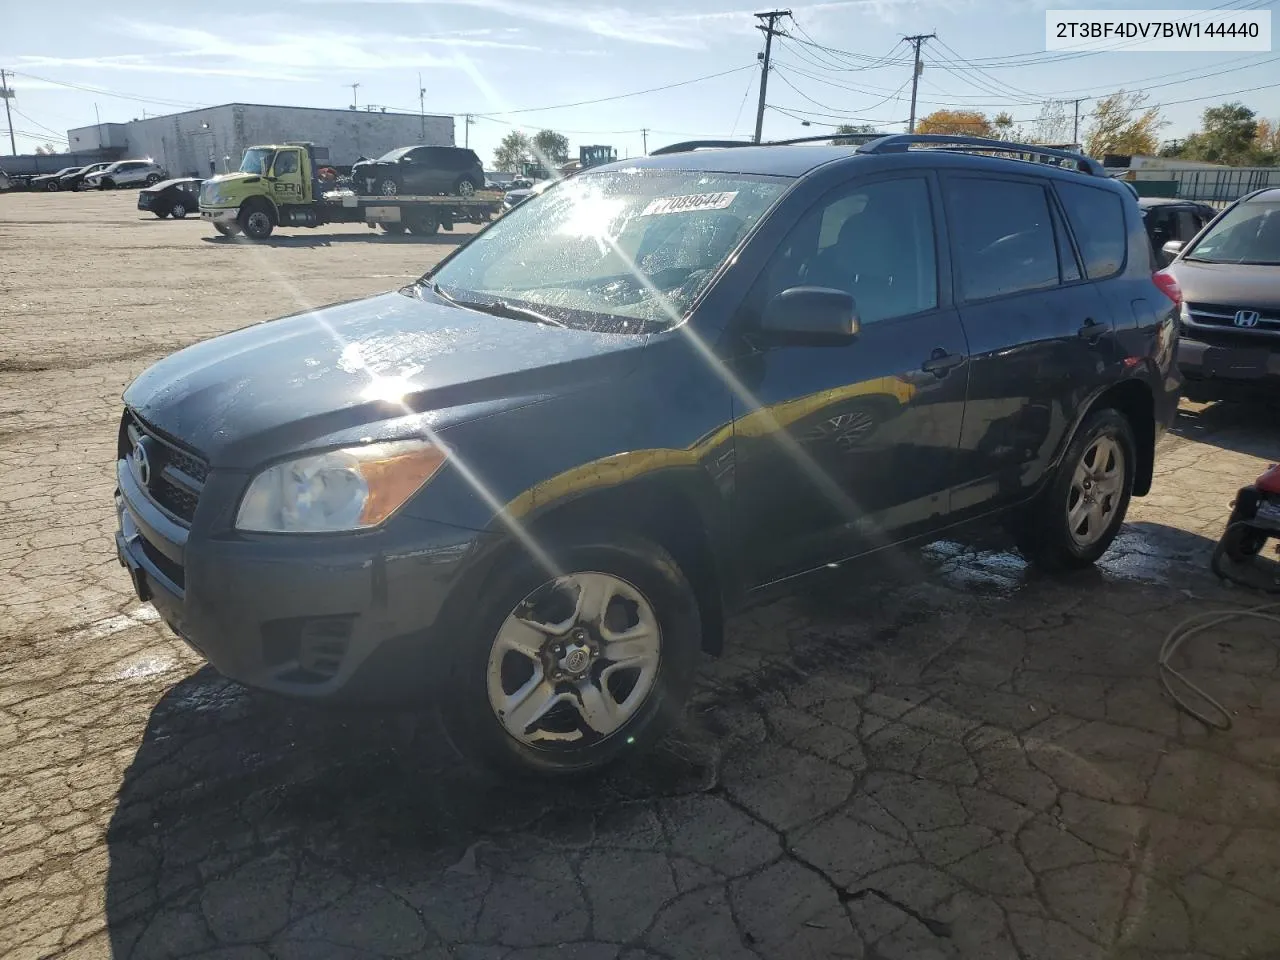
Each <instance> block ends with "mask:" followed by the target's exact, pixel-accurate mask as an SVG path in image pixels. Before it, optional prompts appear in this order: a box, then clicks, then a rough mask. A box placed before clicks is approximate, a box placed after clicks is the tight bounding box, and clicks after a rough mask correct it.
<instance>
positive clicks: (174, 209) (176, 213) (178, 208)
mask: <svg viewBox="0 0 1280 960" xmlns="http://www.w3.org/2000/svg"><path fill="white" fill-rule="evenodd" d="M169 213H170V215H171V216H172V217H173V219H175V220H182V219H183V218H185V217H186V215H187V205H186V204H185V203H183V202H182V201H181V200H179V201H177V202H176V203H174V204H173V205H172V206H171V207H169Z"/></svg>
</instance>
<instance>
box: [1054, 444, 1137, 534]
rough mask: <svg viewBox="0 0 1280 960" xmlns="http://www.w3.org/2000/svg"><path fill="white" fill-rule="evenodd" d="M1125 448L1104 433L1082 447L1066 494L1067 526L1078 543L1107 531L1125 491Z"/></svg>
mask: <svg viewBox="0 0 1280 960" xmlns="http://www.w3.org/2000/svg"><path fill="white" fill-rule="evenodd" d="M1124 479H1125V462H1124V449H1123V447H1121V446H1120V444H1119V443H1117V442H1116V440H1115V438H1114V437H1111V436H1108V435H1103V436H1100V437H1098V438H1096V439H1095V440H1094V441H1093V443H1091V444H1089V446H1088V447H1087V448H1086V449H1085V452H1084V456H1083V457H1081V458H1080V462H1079V463H1078V464H1076V469H1075V473H1074V474H1073V475H1072V477H1071V490H1070V492H1069V493H1068V494H1067V529H1068V531H1070V533H1071V539H1072V540H1073V541H1075V543H1076V544H1077V545H1078V546H1081V547H1089V546H1092V545H1093V544H1095V543H1097V542H1098V540H1099V539H1101V537H1102V536H1103V534H1104V533H1106V531H1107V529H1108V527H1109V526H1110V525H1111V520H1112V518H1113V517H1114V516H1115V512H1116V509H1117V508H1118V507H1119V505H1120V500H1121V495H1122V493H1123V491H1124Z"/></svg>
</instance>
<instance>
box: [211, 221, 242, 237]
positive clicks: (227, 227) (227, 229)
mask: <svg viewBox="0 0 1280 960" xmlns="http://www.w3.org/2000/svg"><path fill="white" fill-rule="evenodd" d="M213 229H215V230H217V231H218V232H219V233H220V234H222V235H223V236H224V237H234V236H235V235H236V234H238V233H239V232H240V227H239V226H238V225H236V224H233V223H215V224H214V225H213Z"/></svg>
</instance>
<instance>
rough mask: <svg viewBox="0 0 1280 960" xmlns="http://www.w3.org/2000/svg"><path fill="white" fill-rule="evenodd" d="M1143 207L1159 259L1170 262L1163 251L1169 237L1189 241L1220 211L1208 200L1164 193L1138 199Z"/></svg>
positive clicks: (1164, 262) (1148, 231)
mask: <svg viewBox="0 0 1280 960" xmlns="http://www.w3.org/2000/svg"><path fill="white" fill-rule="evenodd" d="M1138 204H1139V206H1140V207H1141V208H1142V223H1143V226H1145V227H1146V228H1147V236H1149V237H1150V238H1151V246H1152V248H1153V249H1154V250H1155V251H1156V258H1157V262H1158V263H1159V264H1160V265H1161V266H1168V265H1169V263H1170V261H1172V259H1173V258H1172V257H1171V256H1169V255H1168V254H1166V253H1165V252H1164V245H1165V244H1166V243H1168V242H1169V241H1170V240H1178V241H1180V242H1182V243H1190V242H1191V241H1192V240H1193V239H1194V238H1195V235H1196V234H1197V233H1199V232H1200V231H1201V230H1203V229H1204V228H1205V226H1206V225H1207V224H1208V223H1209V221H1210V220H1212V219H1213V218H1214V217H1216V216H1217V215H1218V211H1217V210H1215V209H1214V208H1213V207H1211V206H1209V205H1208V204H1205V203H1196V202H1195V201H1194V200H1172V199H1166V198H1164V197H1143V198H1142V199H1141V200H1139V201H1138Z"/></svg>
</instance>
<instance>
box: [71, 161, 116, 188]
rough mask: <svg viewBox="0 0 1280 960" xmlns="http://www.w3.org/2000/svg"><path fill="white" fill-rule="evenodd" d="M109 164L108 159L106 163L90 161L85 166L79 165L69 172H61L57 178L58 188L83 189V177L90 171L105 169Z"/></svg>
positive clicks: (95, 171)
mask: <svg viewBox="0 0 1280 960" xmlns="http://www.w3.org/2000/svg"><path fill="white" fill-rule="evenodd" d="M109 166H111V163H110V161H107V162H106V163H91V164H89V165H88V166H86V167H80V168H78V169H76V170H72V171H71V172H70V173H66V174H63V175H62V176H61V177H59V178H58V189H59V190H84V189H86V188H85V185H84V178H85V177H87V176H88V175H89V174H91V173H97V172H98V171H99V170H105V169H107V167H109Z"/></svg>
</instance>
